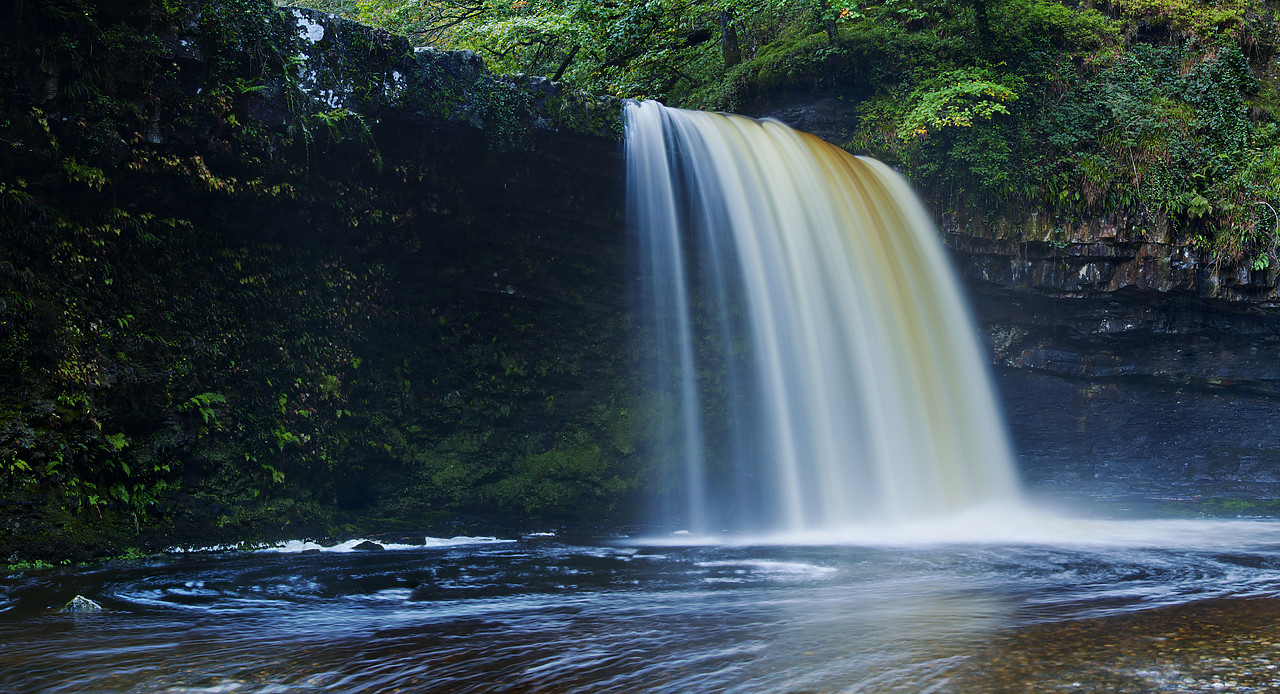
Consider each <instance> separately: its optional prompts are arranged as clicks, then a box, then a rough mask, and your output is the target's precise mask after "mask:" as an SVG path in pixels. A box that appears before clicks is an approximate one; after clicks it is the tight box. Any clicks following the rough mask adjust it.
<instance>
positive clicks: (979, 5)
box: [973, 0, 991, 51]
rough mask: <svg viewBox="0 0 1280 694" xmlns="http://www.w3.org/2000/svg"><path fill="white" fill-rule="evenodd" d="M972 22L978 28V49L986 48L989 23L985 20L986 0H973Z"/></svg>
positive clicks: (989, 31) (989, 33) (988, 37)
mask: <svg viewBox="0 0 1280 694" xmlns="http://www.w3.org/2000/svg"><path fill="white" fill-rule="evenodd" d="M973 23H974V26H975V28H977V30H978V50H979V51H985V50H987V43H988V41H989V39H990V38H991V23H990V22H989V21H988V20H987V0H973Z"/></svg>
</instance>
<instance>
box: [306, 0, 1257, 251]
mask: <svg viewBox="0 0 1280 694" xmlns="http://www.w3.org/2000/svg"><path fill="white" fill-rule="evenodd" d="M303 4H310V5H311V6H315V7H321V8H324V9H327V10H330V11H338V12H342V13H344V14H345V15H346V16H348V17H350V18H354V19H357V20H359V21H363V22H367V23H370V24H373V25H375V26H379V27H382V28H386V29H389V30H392V31H396V32H401V33H404V34H406V35H408V36H410V37H412V38H413V39H414V40H415V41H418V42H423V43H431V44H434V45H440V46H446V47H459V48H469V49H472V50H475V51H476V52H478V53H480V54H481V55H482V56H484V57H485V59H486V60H487V61H488V62H489V63H490V64H491V65H492V66H493V67H494V68H495V69H497V70H499V71H509V72H525V73H529V74H538V75H545V76H547V77H552V78H555V79H562V80H564V81H565V82H567V83H569V84H571V85H573V86H575V87H577V88H581V89H586V90H591V91H595V92H599V93H608V94H615V95H618V96H625V97H635V98H658V99H663V100H665V101H666V102H667V103H668V104H669V105H680V106H687V107H692V108H714V109H722V110H737V111H748V112H750V111H755V110H760V104H764V103H767V102H768V101H769V99H770V97H771V96H775V95H778V94H782V93H787V92H795V91H798V90H799V91H804V90H813V89H817V90H821V91H824V92H826V93H830V94H834V95H836V96H837V97H839V98H841V99H844V100H845V101H846V102H847V103H848V104H849V110H850V112H852V113H854V114H856V117H857V127H856V129H855V132H854V134H853V137H852V139H851V140H850V141H848V142H843V143H840V144H842V145H843V146H845V147H847V148H848V149H850V150H851V151H855V152H857V153H869V154H871V155H873V156H876V157H879V158H881V159H883V160H885V161H887V162H889V163H891V164H893V165H895V166H897V167H899V168H900V169H901V170H902V171H903V172H904V173H905V174H906V175H907V176H908V177H910V178H911V179H912V180H913V181H914V182H915V183H916V184H917V185H918V186H920V187H921V189H922V190H923V191H924V192H925V193H926V196H927V197H928V198H929V199H930V200H931V202H932V203H933V204H934V206H935V208H936V209H938V210H939V211H940V212H942V213H948V212H951V213H962V214H964V216H966V217H969V218H976V219H979V220H982V219H987V220H994V219H995V218H997V217H1000V216H1004V217H1008V218H1017V217H1020V216H1025V215H1027V214H1029V213H1032V212H1034V213H1038V214H1042V215H1047V216H1048V218H1052V219H1055V220H1057V223H1058V224H1059V225H1061V224H1064V223H1066V222H1070V221H1074V220H1081V219H1089V218H1095V217H1100V216H1108V215H1117V214H1124V215H1127V216H1128V217H1130V218H1131V219H1134V220H1137V221H1136V222H1135V226H1136V229H1137V231H1139V232H1140V233H1141V232H1147V233H1150V232H1154V231H1156V230H1162V229H1165V228H1170V229H1171V230H1172V231H1173V232H1175V233H1178V234H1185V235H1186V238H1189V239H1191V240H1192V241H1193V242H1194V243H1196V244H1197V245H1199V246H1200V247H1201V248H1202V249H1204V250H1205V251H1207V252H1208V254H1209V255H1211V256H1212V257H1214V258H1216V259H1217V260H1218V261H1220V262H1229V263H1233V264H1242V265H1246V266H1252V267H1253V268H1255V269H1262V268H1266V267H1269V266H1270V265H1272V264H1273V263H1275V262H1277V260H1280V255H1278V253H1280V250H1278V246H1280V213H1278V212H1277V210H1280V138H1278V136H1277V120H1276V113H1277V109H1280V103H1277V100H1278V99H1280V96H1278V94H1280V92H1278V90H1277V86H1278V85H1280V69H1278V68H1277V67H1276V63H1275V61H1274V60H1273V59H1272V58H1273V57H1274V54H1275V52H1276V46H1277V43H1276V42H1277V29H1276V27H1277V23H1276V16H1275V8H1274V3H1268V2H1262V1H1261V0H1087V1H1086V2H1080V3H1075V2H1073V3H1063V2H1060V1H1059V0H967V1H965V2H949V1H943V0H880V1H878V2H860V1H858V0H761V1H759V2H750V3H749V2H742V1H741V0H614V1H613V2H607V3H599V2H591V1H586V0H581V1H575V0H519V1H517V2H508V1H506V0H502V1H496V0H359V1H358V2H350V1H348V0H311V1H310V3H307V2H303ZM1029 172H1030V173H1031V175H1028V173H1029Z"/></svg>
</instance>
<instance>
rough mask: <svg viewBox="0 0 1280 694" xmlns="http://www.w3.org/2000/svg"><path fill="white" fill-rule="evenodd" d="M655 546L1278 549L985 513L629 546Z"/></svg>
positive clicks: (1005, 511)
mask: <svg viewBox="0 0 1280 694" xmlns="http://www.w3.org/2000/svg"><path fill="white" fill-rule="evenodd" d="M634 542H635V543H636V544H642V545H659V546H697V545H731V546H743V545H810V546H812V545H852V546H868V547H900V546H928V545H948V544H977V545H991V544H998V545H1049V546H1064V547H1086V548H1087V547H1108V548H1118V547H1125V548H1151V549H1209V550H1213V549H1241V548H1257V547H1280V521H1278V520H1274V519H1169V520H1096V519H1083V518H1070V517H1064V516H1057V515H1053V514H1049V513H1043V512H1038V511H1033V510H1030V509H1025V508H1019V507H987V508H979V509H973V510H970V511H967V512H964V513H960V514H956V515H954V516H947V517H941V518H930V519H922V520H919V521H912V522H905V523H895V524H864V525H851V526H846V527H843V528H837V529H830V530H822V531H818V532H797V533H778V534H769V535H745V534H744V535H734V534H719V535H687V536H681V537H672V536H670V535H668V536H662V537H651V538H644V539H641V540H635V541H634Z"/></svg>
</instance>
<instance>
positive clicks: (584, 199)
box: [0, 0, 642, 559]
mask: <svg viewBox="0 0 1280 694" xmlns="http://www.w3.org/2000/svg"><path fill="white" fill-rule="evenodd" d="M109 5H110V6H109V7H101V8H99V7H94V8H91V9H92V13H93V15H94V16H93V17H92V18H91V19H92V20H93V21H88V20H86V21H85V22H78V21H68V22H63V21H61V20H51V19H49V16H48V15H47V13H45V12H44V11H43V9H42V8H43V4H41V3H38V2H36V3H26V4H25V5H23V4H20V5H19V6H18V7H17V8H16V9H15V12H13V13H4V14H3V15H0V29H2V30H3V31H0V57H3V60H0V77H3V78H4V79H3V80H0V97H2V98H0V111H2V113H0V118H2V119H4V122H5V123H6V138H7V139H6V141H11V142H12V143H15V144H13V146H6V147H5V148H3V150H2V151H0V206H3V208H4V212H5V213H4V214H3V215H0V326H3V327H4V329H3V330H0V357H2V358H0V471H2V472H3V473H4V474H3V475H0V522H2V523H3V527H4V532H2V533H0V548H3V549H4V551H5V554H6V555H8V554H15V555H17V556H21V557H24V558H30V557H42V558H50V559H63V558H84V557H86V556H89V555H94V554H118V553H120V552H121V551H122V550H123V549H124V548H125V547H128V546H137V545H145V546H152V547H157V548H159V547H164V546H170V545H173V544H196V545H200V544H205V545H207V544H218V543H219V542H223V541H228V542H235V541H238V540H242V539H257V538H262V539H284V538H288V537H297V536H299V535H325V534H328V533H329V531H330V529H331V528H332V527H334V525H335V524H343V525H346V526H351V527H361V523H365V522H367V523H368V526H367V527H369V528H370V529H378V530H382V531H387V530H393V529H402V530H412V531H414V532H422V531H424V530H429V529H430V528H432V527H433V524H451V523H454V522H467V523H476V524H481V523H483V524H491V525H490V527H492V526H495V525H496V526H497V527H506V528H509V527H511V526H514V525H519V524H522V523H524V522H532V521H533V520H534V519H537V521H538V522H546V521H547V520H548V519H552V518H554V519H556V520H569V521H584V520H585V521H597V520H601V519H605V520H607V519H610V518H612V517H613V516H611V515H610V514H612V513H614V512H615V509H626V508H629V507H628V506H627V503H626V502H627V501H628V496H627V493H628V491H629V490H630V489H632V488H634V486H635V484H634V480H635V478H636V477H637V475H638V468H639V467H640V465H641V463H640V461H641V460H642V459H641V457H640V455H639V453H638V451H637V450H636V447H635V445H634V441H635V440H636V433H635V431H634V428H635V427H634V425H633V423H632V415H631V411H630V408H629V402H628V399H627V398H628V388H627V381H626V376H625V374H626V372H627V370H626V368H625V366H626V363H627V360H628V358H629V356H628V350H627V345H628V342H627V339H626V329H627V320H626V315H625V310H624V308H625V307H624V305H623V304H624V300H625V291H624V290H623V289H622V287H623V286H624V283H625V277H626V269H625V262H624V256H625V243H624V238H625V234H624V232H623V225H622V218H621V209H620V208H621V192H620V188H619V180H618V175H619V173H620V170H619V169H618V151H619V147H618V139H619V137H620V133H621V124H620V113H619V104H618V102H617V100H612V99H600V98H596V97H591V96H586V95H580V94H573V93H569V92H566V91H565V90H563V89H562V88H561V87H560V86H559V85H556V84H552V83H550V82H548V81H546V80H542V79H536V78H527V77H520V76H515V77H499V76H495V75H493V74H491V73H489V72H488V71H487V70H485V69H484V66H483V64H482V63H481V61H480V60H479V59H478V58H477V57H476V56H475V55H474V54H470V53H467V52H439V51H430V50H427V51H417V52H415V51H414V50H413V49H412V48H411V47H410V45H409V44H408V42H407V41H405V40H404V39H402V38H398V37H394V36H390V35H387V34H384V33H380V32H376V31H373V30H370V29H368V28H365V27H360V26H357V25H352V24H349V23H344V22H342V21H340V20H337V19H335V18H332V17H329V16H326V15H323V14H320V13H315V12H310V11H304V10H296V11H295V10H284V11H277V10H276V9H275V8H273V7H272V6H271V4H270V3H268V2H266V1H265V0H246V2H244V3H224V2H215V1H213V0H184V1H183V2H177V3H165V2H158V1H152V0H127V1H125V2H121V3H110V4H109ZM42 46H54V47H59V46H60V47H64V48H65V50H64V49H63V48H59V49H58V50H57V51H53V50H48V51H45V52H44V53H39V52H38V51H37V49H41V50H44V49H43V48H41V47H42ZM89 55H93V56H94V60H95V61H97V62H98V63H101V64H102V65H108V66H112V69H108V70H90V69H87V66H86V64H85V62H84V57H85V56H89ZM84 94H93V95H95V99H96V101H95V102H94V103H95V109H97V110H95V111H94V113H93V114H92V117H83V114H84V109H85V106H84V102H83V99H82V98H81V97H82V96H83V95H84ZM437 527H438V526H437ZM442 530H443V531H445V532H448V531H450V530H455V528H453V527H452V526H446V527H444V528H442ZM456 530H459V531H460V530H463V528H456Z"/></svg>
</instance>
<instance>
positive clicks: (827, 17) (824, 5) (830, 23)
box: [818, 0, 839, 46]
mask: <svg viewBox="0 0 1280 694" xmlns="http://www.w3.org/2000/svg"><path fill="white" fill-rule="evenodd" d="M818 9H819V11H821V12H822V26H823V28H825V29H826V30H827V43H828V44H830V45H832V46H834V45H836V41H837V40H838V39H839V35H837V34H836V16H835V13H833V12H832V10H831V3H830V2H829V1H828V0H818Z"/></svg>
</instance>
